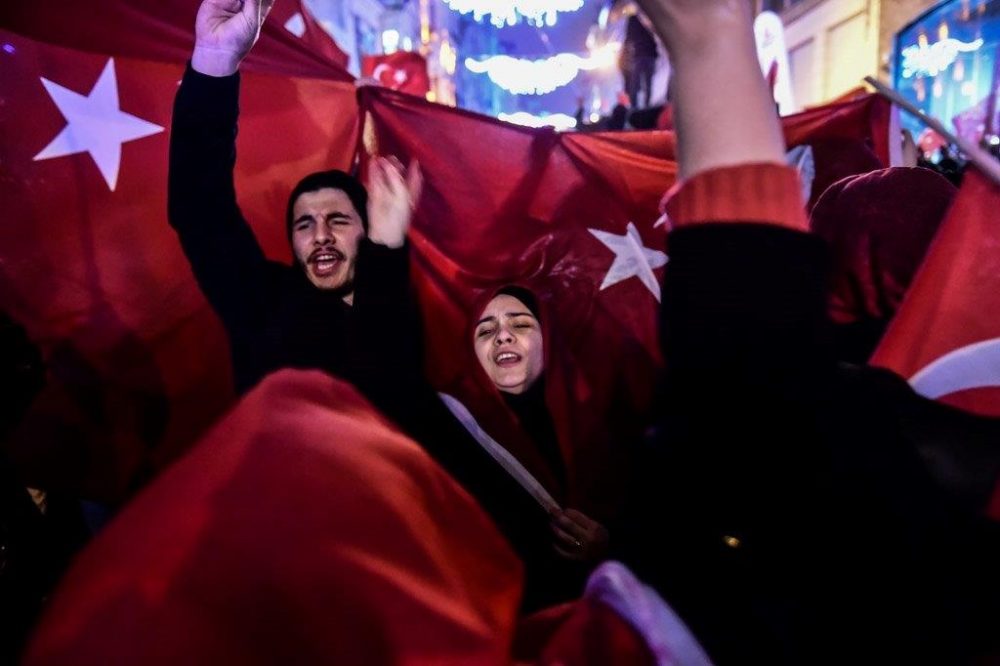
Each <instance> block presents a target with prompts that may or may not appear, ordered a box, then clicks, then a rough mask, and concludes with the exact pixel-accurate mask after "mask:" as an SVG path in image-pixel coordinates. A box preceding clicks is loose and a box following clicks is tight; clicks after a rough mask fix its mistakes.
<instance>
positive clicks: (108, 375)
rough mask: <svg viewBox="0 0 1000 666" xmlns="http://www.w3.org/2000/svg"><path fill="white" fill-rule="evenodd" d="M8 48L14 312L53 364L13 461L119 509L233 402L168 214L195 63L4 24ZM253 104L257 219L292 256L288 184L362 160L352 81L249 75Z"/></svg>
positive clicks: (4, 58)
mask: <svg viewBox="0 0 1000 666" xmlns="http://www.w3.org/2000/svg"><path fill="white" fill-rule="evenodd" d="M90 11H91V12H93V9H92V8H91V10H90ZM80 32H86V31H85V30H81V31H80ZM0 45H2V47H0V48H2V50H0V63H2V68H3V72H4V75H3V77H2V78H0V99H3V100H4V107H3V114H2V116H0V124H2V133H3V136H4V137H5V139H4V141H3V142H2V144H0V172H2V177H0V208H2V209H3V210H4V213H5V223H4V224H3V225H2V226H0V308H2V309H4V310H5V311H7V312H8V313H9V314H10V315H11V316H12V317H13V318H14V319H16V320H18V321H20V322H22V323H23V324H24V325H25V327H26V328H27V330H28V331H29V334H30V336H31V337H32V339H33V340H35V341H36V342H38V343H39V344H40V345H41V346H42V347H43V348H44V350H45V352H46V357H47V359H48V363H49V367H50V377H49V385H48V387H47V388H46V390H45V392H44V393H43V394H42V396H41V397H40V398H39V400H38V401H37V402H36V403H35V405H34V406H33V409H32V412H31V413H30V414H29V416H28V418H27V421H26V423H25V424H24V426H23V427H22V428H21V430H20V432H19V433H18V436H17V438H16V440H15V441H14V443H13V446H14V450H13V451H12V455H13V456H14V457H15V459H17V460H18V461H19V463H20V464H21V467H22V468H23V469H25V470H26V472H27V474H28V477H29V479H28V480H30V481H31V482H32V483H36V484H38V485H40V486H42V487H46V488H58V487H69V488H75V489H77V490H80V491H82V492H83V493H84V494H85V495H86V496H90V497H99V498H104V499H111V500H113V499H117V498H120V497H121V496H122V494H123V493H124V492H125V489H126V487H127V486H128V485H129V484H131V483H134V482H135V474H136V471H137V470H138V469H139V468H140V467H141V466H143V465H151V466H152V467H154V468H155V467H158V466H159V465H161V464H162V463H164V462H166V461H167V460H169V459H171V458H172V457H173V456H175V455H176V454H177V453H178V452H179V451H180V450H182V449H183V447H184V446H186V445H187V444H188V443H190V442H191V441H192V439H193V438H194V437H195V436H196V435H197V434H198V433H199V432H201V430H202V429H203V428H204V427H205V426H206V425H207V424H208V423H209V422H211V420H212V419H214V418H215V417H216V416H217V415H218V414H219V413H220V411H221V410H222V409H224V408H225V406H226V405H227V404H228V403H229V402H230V400H231V390H230V388H229V384H230V379H229V368H228V353H227V351H226V343H225V338H224V335H223V332H222V329H221V326H220V325H219V324H218V322H217V320H216V319H215V316H214V315H213V313H212V312H211V311H210V309H209V308H208V306H207V305H206V303H205V301H204V299H203V297H202V295H201V293H200V291H199V289H198V287H197V285H196V284H195V282H194V279H193V278H192V276H191V273H190V271H189V269H188V264H187V261H186V260H185V258H184V255H183V253H182V252H181V249H180V245H179V243H178V241H177V238H176V235H175V234H174V232H173V230H172V229H171V228H170V227H169V225H168V224H167V219H166V180H167V145H168V140H169V127H170V116H171V107H172V104H173V97H174V93H175V92H176V90H177V84H178V82H179V81H180V78H181V74H182V72H183V65H182V64H180V63H157V62H151V61H147V60H136V59H131V58H119V57H110V56H107V55H97V54H92V53H84V52H81V51H76V50H70V49H65V48H60V47H56V46H52V45H48V44H43V43H39V42H36V41H33V40H30V39H27V38H24V37H20V36H17V35H14V34H12V33H9V32H3V31H0ZM113 47H114V45H113V44H109V45H108V50H109V51H110V50H113ZM242 106H243V117H242V120H241V125H240V130H241V132H240V140H239V146H238V149H239V160H238V167H237V174H236V176H237V177H236V185H237V190H238V192H239V193H240V195H241V204H242V207H243V211H244V213H245V214H246V215H247V217H248V218H249V219H250V220H252V221H253V222H254V223H255V224H256V225H257V226H256V231H257V233H258V237H259V238H260V239H261V241H262V245H263V247H264V248H265V251H266V252H267V253H268V255H269V256H271V257H274V258H282V257H287V256H288V249H287V241H286V240H285V235H284V225H283V223H282V220H283V215H284V206H285V201H286V197H287V193H288V192H289V190H290V189H291V187H292V186H293V185H294V183H295V182H296V181H297V180H298V178H299V177H301V176H302V175H303V174H304V173H307V172H309V171H312V170H316V169H320V168H330V167H340V168H344V167H346V166H347V165H349V164H350V160H351V156H352V152H353V149H354V145H355V123H356V111H355V108H356V107H355V102H354V87H353V85H351V84H349V83H339V82H330V81H323V80H318V79H312V78H309V79H305V78H301V79H296V78H287V77H281V76H268V75H263V74H255V73H247V74H244V76H243V104H242Z"/></svg>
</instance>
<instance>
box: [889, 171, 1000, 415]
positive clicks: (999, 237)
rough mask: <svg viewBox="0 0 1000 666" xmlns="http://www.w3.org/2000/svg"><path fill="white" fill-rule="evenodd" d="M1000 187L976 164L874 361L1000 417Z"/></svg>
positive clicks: (920, 388) (936, 394) (929, 391)
mask: <svg viewBox="0 0 1000 666" xmlns="http://www.w3.org/2000/svg"><path fill="white" fill-rule="evenodd" d="M998 210H1000V187H998V186H997V185H995V184H993V183H991V182H989V181H988V180H987V179H986V177H984V176H983V175H982V174H981V173H979V172H978V171H977V170H975V169H974V168H973V169H970V170H969V171H968V173H967V174H966V176H965V181H964V182H963V184H962V187H961V189H960V190H959V193H958V196H957V198H956V199H955V203H954V204H952V208H951V210H950V211H949V212H948V215H947V217H946V218H945V220H944V222H942V224H941V227H940V230H939V231H938V235H937V237H936V238H935V240H934V242H933V244H932V245H931V248H930V250H929V251H928V253H927V257H926V259H924V263H923V265H922V267H921V268H920V270H919V272H918V273H917V275H916V277H915V278H914V280H913V284H912V285H911V286H910V289H909V291H908V292H907V294H906V297H905V299H904V300H903V304H902V305H901V306H900V309H899V312H898V313H897V314H896V317H895V319H894V320H893V322H892V324H891V325H890V327H889V330H888V332H887V333H886V335H885V337H884V338H883V340H882V342H881V344H880V345H879V348H878V349H877V350H876V352H875V355H874V356H873V358H872V363H873V364H875V365H880V366H883V367H886V368H889V369H891V370H894V371H895V372H897V373H898V374H900V375H902V376H903V377H906V378H907V379H909V381H910V384H911V385H912V386H913V388H914V389H915V390H916V391H917V392H918V393H920V394H922V395H925V396H927V397H929V398H934V399H940V400H941V401H942V402H946V403H949V404H951V405H954V406H956V407H961V408H964V409H967V410H970V411H973V412H977V413H980V414H987V415H992V416H1000V316H998V313H1000V215H998V214H997V211H998Z"/></svg>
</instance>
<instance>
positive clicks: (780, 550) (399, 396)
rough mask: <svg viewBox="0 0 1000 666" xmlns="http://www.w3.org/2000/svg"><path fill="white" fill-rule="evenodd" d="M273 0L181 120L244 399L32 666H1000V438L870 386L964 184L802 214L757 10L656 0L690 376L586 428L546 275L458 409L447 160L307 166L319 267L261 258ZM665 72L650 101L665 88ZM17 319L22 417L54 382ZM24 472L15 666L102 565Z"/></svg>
mask: <svg viewBox="0 0 1000 666" xmlns="http://www.w3.org/2000/svg"><path fill="white" fill-rule="evenodd" d="M273 1H274V0H203V2H202V5H201V8H200V10H199V13H198V17H197V23H196V41H195V48H194V52H193V54H192V57H191V61H190V65H189V67H188V69H187V71H186V72H185V74H184V78H183V80H182V81H181V84H180V87H179V89H178V92H177V96H176V102H175V106H174V113H173V125H172V128H171V143H170V174H169V192H168V206H169V219H170V223H171V225H172V226H173V227H174V229H175V230H176V232H177V234H178V237H179V239H180V242H181V245H182V247H183V249H184V252H185V255H186V256H187V258H188V261H189V262H190V264H191V267H192V270H193V272H194V275H195V277H196V279H197V281H198V284H199V286H200V288H201V290H202V291H203V293H204V295H205V297H206V299H207V300H208V302H209V303H210V304H211V306H212V307H213V309H214V310H215V311H216V313H217V314H218V316H219V318H220V319H221V321H222V323H223V325H224V327H225V330H226V333H227V335H228V339H229V343H230V349H231V354H232V366H233V374H234V384H235V386H236V387H237V390H238V392H239V393H240V395H241V400H240V402H239V403H238V405H237V406H236V407H235V408H234V409H233V411H232V412H230V413H229V414H228V415H227V416H226V417H225V418H224V419H223V420H222V422H220V423H219V424H218V425H217V426H216V427H215V428H213V430H212V431H211V432H210V433H209V434H207V435H206V437H205V438H204V439H203V440H202V441H200V442H199V443H197V444H196V445H194V447H193V448H192V450H191V452H190V453H189V454H187V455H186V456H185V457H184V458H183V459H182V460H180V461H179V462H177V463H176V464H175V465H174V466H172V467H171V468H170V469H168V470H167V471H166V472H164V473H163V474H161V475H160V476H159V477H157V478H156V479H153V480H152V481H151V482H150V483H149V484H148V486H147V487H146V488H145V489H144V490H143V491H142V492H140V493H139V494H138V495H137V496H136V497H135V499H134V500H133V501H132V502H131V503H130V504H129V505H128V506H126V507H125V508H124V510H123V511H122V512H121V513H120V515H119V516H118V517H117V518H116V519H115V521H114V522H113V523H112V524H111V525H110V526H108V527H107V528H106V529H105V530H104V532H103V533H102V534H101V535H100V537H99V538H98V539H97V540H96V541H95V542H94V543H93V544H91V545H90V546H89V547H88V548H86V549H85V550H84V551H83V553H82V555H81V556H80V557H79V558H78V560H77V561H76V564H75V565H74V566H73V567H72V568H71V570H70V573H69V575H68V576H67V578H66V579H65V580H64V581H63V584H62V589H61V591H59V592H57V593H56V594H55V595H54V597H52V598H51V600H50V601H49V603H48V608H47V609H46V610H45V613H44V617H43V620H42V622H41V624H40V625H39V627H38V630H37V632H36V633H35V635H34V638H33V639H32V640H31V642H30V645H29V647H28V648H27V651H26V653H25V655H26V656H25V661H26V663H29V664H62V663H95V664H96V663H142V664H156V663H287V662H293V663H298V662H305V661H310V662H314V663H357V664H373V663H430V664H445V663H455V664H466V663H484V664H485V663H512V662H513V661H515V660H517V661H519V662H532V663H547V664H556V663H567V664H572V663H575V664H586V663H593V664H597V663H621V664H632V663H656V664H679V665H680V664H683V665H689V666H695V665H700V664H707V663H717V664H739V663H754V664H755V663H771V664H817V663H830V664H833V663H872V664H887V663H935V664H966V663H990V662H989V661H988V660H989V659H990V657H991V656H992V657H994V658H997V655H1000V631H998V630H997V627H998V626H1000V624H998V623H1000V571H998V570H997V567H996V565H995V560H996V557H997V556H1000V525H997V524H995V523H994V522H992V521H990V520H989V519H987V517H986V516H985V513H984V507H985V506H986V505H987V503H988V502H989V499H990V497H991V496H992V493H993V491H994V488H995V484H996V482H997V481H998V480H1000V419H989V418H985V417H980V416H975V415H972V414H968V413H965V412H961V411H959V410H955V409H952V408H949V407H946V406H944V405H941V404H939V403H935V402H932V401H930V400H926V399H924V398H922V397H920V396H918V395H917V394H916V393H914V392H913V391H912V389H911V388H910V387H909V386H908V384H907V383H906V381H905V380H903V379H901V378H899V377H898V376H896V375H894V374H892V373H890V372H888V371H885V370H879V369H875V368H872V367H868V366H866V365H865V361H866V360H867V359H868V358H869V357H870V355H871V353H872V351H873V350H874V347H875V345H876V344H877V343H878V341H879V339H880V338H881V335H882V333H884V331H885V328H886V326H887V325H888V322H889V321H890V320H891V318H892V316H893V314H894V313H895V311H896V309H898V307H899V305H900V302H901V300H902V297H903V294H904V293H905V290H906V287H907V285H908V284H909V282H910V281H911V280H912V278H913V275H914V273H915V272H916V270H917V268H918V267H919V265H920V262H921V260H922V258H923V256H924V254H925V252H926V250H927V247H928V246H929V244H930V242H931V240H932V238H933V237H934V233H935V231H936V229H937V226H938V225H939V224H940V222H941V219H942V218H943V217H944V214H945V212H946V211H947V209H948V206H949V204H950V202H951V200H952V199H953V198H954V196H955V187H954V186H953V185H952V184H950V183H949V182H948V181H947V180H945V179H944V178H942V177H941V176H940V175H938V174H935V173H933V172H932V171H930V170H927V169H923V168H920V167H897V168H890V169H878V170H872V171H870V172H869V173H865V174H862V175H859V176H852V177H849V178H846V179H844V180H841V181H838V182H836V183H834V184H831V186H830V187H828V188H826V189H825V192H824V193H823V194H822V196H820V197H819V198H818V200H817V201H814V202H809V211H808V213H807V207H806V202H804V201H803V200H802V194H801V187H800V185H799V182H798V175H797V173H796V172H795V170H794V169H791V168H789V167H787V166H785V146H784V142H783V139H782V134H781V129H780V125H779V122H778V118H777V115H776V111H775V108H774V103H773V100H772V98H771V94H770V91H769V89H768V85H767V82H766V81H765V80H764V79H763V77H762V75H761V73H760V69H759V66H758V65H757V60H756V56H755V50H754V49H755V46H754V38H753V33H752V28H751V23H752V18H753V16H752V7H751V3H748V2H740V1H734V0H640V2H639V4H640V5H641V8H642V10H643V12H644V14H645V16H646V17H648V19H649V20H650V22H651V24H652V26H653V27H654V28H655V31H656V33H657V36H658V37H659V39H660V40H661V41H662V43H663V44H664V45H665V46H666V47H667V49H668V50H669V51H670V53H671V63H672V68H673V74H672V76H673V78H672V82H671V91H672V93H671V94H672V106H671V124H672V125H673V126H674V127H675V128H676V131H677V141H678V143H677V151H678V165H679V181H678V184H677V185H676V186H675V187H674V188H673V189H672V190H671V191H670V192H668V193H666V194H665V197H664V203H663V206H664V212H665V213H666V215H667V218H668V219H669V222H670V224H671V231H670V233H669V238H668V243H669V251H670V261H669V264H668V265H667V267H666V269H665V274H664V278H663V283H662V290H663V291H662V307H661V316H660V322H659V325H660V329H659V332H660V343H661V352H662V355H663V361H664V364H663V371H662V373H661V375H660V378H659V386H658V387H657V390H656V392H655V395H651V396H649V398H648V399H647V400H639V401H636V402H635V403H633V404H630V405H628V407H627V408H621V409H624V410H626V411H627V414H623V413H618V412H613V411H608V412H607V413H589V412H587V411H585V410H584V409H582V408H581V406H580V405H575V404H573V398H572V396H573V393H572V391H570V390H568V387H570V386H572V385H573V383H574V381H576V373H579V372H581V371H583V372H585V368H584V369H581V368H578V367H575V365H574V363H575V359H572V358H568V357H567V356H566V353H565V345H564V342H563V341H564V340H565V339H566V335H567V332H565V331H560V330H559V327H558V325H557V322H556V321H555V320H554V318H553V317H552V316H550V314H549V311H550V309H551V308H550V306H551V304H550V303H547V302H546V300H545V297H544V295H543V294H539V293H537V292H536V291H534V290H533V289H532V288H531V287H530V286H528V285H523V284H497V285H495V286H494V287H493V288H491V289H488V290H485V291H484V294H483V298H482V299H481V302H479V303H477V304H476V306H475V307H474V308H472V309H471V310H470V312H468V328H467V331H466V333H465V335H466V338H465V339H466V340H467V341H468V345H467V347H466V349H464V350H455V353H456V354H460V355H462V356H463V357H464V358H465V362H466V367H467V372H466V373H465V378H464V381H463V382H462V383H461V385H460V386H457V387H455V389H454V390H453V391H450V392H449V393H447V394H445V393H439V392H438V390H437V388H436V387H434V386H433V385H432V383H431V382H430V381H429V380H428V378H427V372H426V368H425V355H424V349H423V345H422V341H421V331H422V330H423V325H424V324H423V322H422V313H421V310H420V306H419V303H418V302H417V299H416V298H415V296H414V291H413V287H412V285H411V283H410V260H409V241H408V230H409V227H410V223H411V219H412V217H413V214H414V211H415V210H416V209H417V208H418V207H419V206H420V198H421V193H422V190H423V176H422V174H421V170H420V165H419V164H416V163H411V164H408V165H404V164H402V163H401V162H400V161H399V160H398V159H396V158H394V157H391V156H376V157H373V158H372V159H371V160H370V161H369V163H368V166H367V177H366V179H365V182H364V183H363V182H362V181H361V180H360V179H359V178H357V177H355V176H354V175H351V174H348V173H345V172H341V171H324V172H319V173H313V174H310V175H307V176H306V177H305V178H303V179H302V180H301V181H300V182H299V184H298V185H297V186H296V187H295V188H294V189H293V191H292V192H291V194H290V196H289V199H288V206H287V214H286V219H285V228H286V232H287V237H288V241H289V245H290V248H291V250H292V255H293V257H294V261H293V264H292V265H287V264H282V263H278V262H274V261H271V260H268V259H267V258H266V257H265V256H264V253H263V252H262V250H261V248H260V245H259V244H258V242H257V240H256V238H255V236H254V233H253V231H252V230H251V228H250V226H249V225H248V223H247V221H246V220H245V219H244V217H243V215H242V213H241V211H240V208H239V206H238V204H237V193H236V189H235V186H234V180H233V167H234V164H235V161H236V159H237V157H236V132H237V126H238V118H239V90H240V75H239V69H240V64H241V62H242V61H243V59H244V58H245V57H246V56H247V54H248V53H249V52H250V50H251V48H252V47H253V45H254V43H255V41H256V39H257V36H258V34H259V31H260V27H261V24H262V22H263V20H264V18H265V17H266V15H267V12H268V11H269V9H270V6H271V5H272V4H273ZM634 55H635V57H636V58H640V57H645V56H642V54H634ZM647 59H648V58H647ZM644 66H645V65H643V67H644ZM643 67H638V66H637V67H636V74H635V77H636V80H635V81H633V82H632V83H630V85H631V86H632V87H635V88H637V89H644V90H645V91H646V95H647V96H648V78H649V77H648V76H647V75H646V74H645V73H644V69H643ZM5 327H6V328H5V330H9V331H11V332H12V334H11V335H9V336H6V337H9V338H10V339H11V340H12V341H14V340H16V341H17V344H16V345H15V344H14V342H11V345H12V346H10V347H9V348H10V349H15V348H16V349H17V350H19V351H17V353H16V355H12V356H11V359H12V360H10V361H9V362H7V363H6V367H5V375H4V381H5V382H7V384H8V386H7V387H6V388H7V389H8V391H9V392H11V393H14V392H18V393H20V395H21V396H22V399H21V400H20V401H19V402H20V403H21V404H19V405H16V406H17V409H19V410H21V411H23V409H24V408H25V407H26V405H27V403H28V402H30V397H31V390H30V387H31V386H35V387H36V389H35V390H37V384H38V382H39V381H41V380H40V377H41V376H42V374H43V373H41V372H40V370H39V368H40V366H41V359H40V358H36V356H37V355H36V354H35V352H33V351H32V347H31V345H30V344H29V343H28V342H27V340H25V339H23V334H22V333H21V332H19V329H17V327H16V326H15V325H14V324H13V323H10V324H5ZM6 348H8V346H7V345H5V349H6ZM608 353H609V354H611V353H615V352H614V350H609V351H608ZM33 354H35V355H33ZM317 371H319V372H317ZM5 395H6V393H5ZM8 402H9V403H10V404H12V405H14V402H15V401H8ZM17 413H18V412H17V410H14V411H12V412H11V414H10V415H7V417H6V418H5V420H4V424H3V425H4V432H6V430H7V429H8V428H9V427H10V426H11V425H12V423H11V422H12V421H16V419H17ZM8 469H9V465H5V466H4V471H5V472H6V471H7V470H8ZM595 470H598V471H599V473H595V472H594V471H595ZM4 483H5V487H4V489H3V490H4V492H5V493H6V498H5V500H4V501H5V504H4V506H5V518H4V524H3V525H2V527H3V529H4V532H3V533H2V534H0V536H2V537H3V538H4V539H5V541H4V544H3V545H4V548H6V549H8V550H7V551H6V552H5V553H4V558H5V559H4V560H3V563H4V569H3V570H0V584H2V586H3V587H2V589H3V591H4V595H3V603H4V605H5V610H6V613H7V615H6V617H9V618H12V619H9V620H8V622H7V623H6V624H7V626H8V627H12V628H13V631H12V632H10V633H9V634H8V635H9V636H10V640H8V641H7V642H5V646H4V649H5V655H7V656H8V657H10V658H11V659H13V658H14V656H15V655H16V654H17V653H18V651H19V650H20V649H21V647H22V642H23V641H24V640H25V639H26V637H27V636H28V634H29V632H30V630H31V628H32V625H33V624H34V621H35V618H36V616H37V614H38V613H39V611H40V609H41V607H42V605H43V600H45V599H48V598H49V596H50V594H51V591H52V589H53V587H54V585H55V583H56V579H57V578H58V575H59V573H61V572H62V571H63V569H65V567H66V566H67V565H66V562H67V561H68V560H69V557H70V554H71V553H73V552H74V551H76V550H77V549H78V548H79V547H80V544H81V543H82V541H83V539H82V538H79V537H78V536H74V538H73V539H68V538H66V535H68V534H73V535H77V534H78V533H77V532H74V531H73V530H76V529H77V527H73V528H67V527H65V526H63V527H62V528H61V529H59V530H57V532H58V534H60V535H61V536H62V537H63V542H60V543H55V542H54V541H53V539H50V538H48V537H47V536H46V534H47V532H46V530H47V529H49V528H50V527H51V525H47V523H52V522H53V521H55V520H57V517H58V512H57V511H56V510H55V509H54V508H53V507H55V506H56V505H55V504H53V505H52V506H50V507H48V508H47V510H46V512H45V514H44V515H43V514H42V513H41V511H39V508H38V507H39V506H41V505H42V503H41V502H39V501H36V502H32V498H31V497H30V496H29V495H27V494H26V493H25V492H24V489H23V487H21V486H19V485H18V481H17V480H16V479H15V478H13V477H11V478H5V479H4ZM35 499H38V498H35ZM8 507H10V509H8ZM6 516H10V518H8V517H6ZM66 521H68V519H66V520H64V523H65V522H66ZM74 521H75V522H73V525H74V526H80V525H83V524H84V523H85V522H86V521H84V520H83V518H82V517H81V516H75V517H74ZM53 533H56V532H55V531H54V532H53ZM50 560H51V561H50ZM609 562H611V563H614V564H609ZM8 590H9V591H10V594H7V591H8Z"/></svg>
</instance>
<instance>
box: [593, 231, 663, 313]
mask: <svg viewBox="0 0 1000 666" xmlns="http://www.w3.org/2000/svg"><path fill="white" fill-rule="evenodd" d="M587 231H589V232H590V233H592V234H593V235H594V236H595V237H596V238H597V240H599V241H601V242H602V243H604V244H605V245H606V246H607V248H608V249H609V250H611V251H612V252H614V253H615V260H614V262H613V263H612V264H611V268H609V269H608V274H607V275H605V276H604V282H602V283H601V290H602V291H603V290H604V289H607V288H608V287H610V286H611V285H613V284H618V283H619V282H622V281H623V280H627V279H629V278H631V277H637V278H639V280H640V281H641V282H642V283H643V284H644V285H646V289H649V291H650V293H652V294H653V296H655V297H656V300H657V301H659V300H660V282H659V281H658V280H657V279H656V275H655V274H654V273H653V271H654V270H655V269H657V268H660V267H661V266H664V265H666V263H667V255H666V254H665V253H664V252H660V251H659V250H651V249H649V248H648V247H645V246H643V244H642V238H641V237H640V236H639V230H638V229H636V228H635V225H634V224H632V223H631V222H629V223H628V227H626V229H625V233H624V234H623V235H618V234H612V233H608V232H607V231H600V230H599V229H588V230H587Z"/></svg>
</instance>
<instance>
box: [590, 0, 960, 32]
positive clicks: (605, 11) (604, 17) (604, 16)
mask: <svg viewBox="0 0 1000 666" xmlns="http://www.w3.org/2000/svg"><path fill="white" fill-rule="evenodd" d="M966 2H968V0H966ZM610 15H611V8H610V7H609V6H607V5H604V6H603V7H601V13H600V14H598V15H597V25H599V26H601V27H602V28H604V27H606V26H607V25H608V17H609V16H610Z"/></svg>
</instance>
